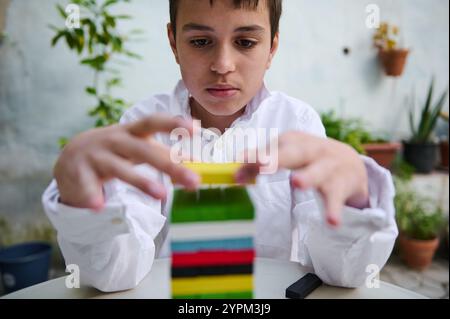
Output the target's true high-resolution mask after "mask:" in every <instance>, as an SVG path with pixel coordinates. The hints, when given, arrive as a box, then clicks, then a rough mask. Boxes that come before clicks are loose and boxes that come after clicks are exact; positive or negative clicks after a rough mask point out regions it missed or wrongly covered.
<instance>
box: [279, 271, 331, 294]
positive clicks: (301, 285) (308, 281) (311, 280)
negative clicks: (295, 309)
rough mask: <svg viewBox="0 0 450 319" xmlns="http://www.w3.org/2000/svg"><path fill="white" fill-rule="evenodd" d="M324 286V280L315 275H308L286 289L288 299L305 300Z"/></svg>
mask: <svg viewBox="0 0 450 319" xmlns="http://www.w3.org/2000/svg"><path fill="white" fill-rule="evenodd" d="M320 285H322V280H320V278H319V277H317V276H316V275H314V274H311V273H309V274H306V275H305V276H303V277H302V278H300V279H299V280H297V281H296V282H295V283H293V284H292V285H290V286H289V287H288V288H287V289H286V298H290V299H304V298H306V297H307V296H308V295H309V294H310V293H311V292H313V291H314V290H315V289H316V288H317V287H319V286H320Z"/></svg>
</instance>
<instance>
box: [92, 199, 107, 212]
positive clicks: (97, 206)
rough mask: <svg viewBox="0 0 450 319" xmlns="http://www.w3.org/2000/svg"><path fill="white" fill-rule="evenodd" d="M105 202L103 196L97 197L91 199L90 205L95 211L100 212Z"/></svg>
mask: <svg viewBox="0 0 450 319" xmlns="http://www.w3.org/2000/svg"><path fill="white" fill-rule="evenodd" d="M104 205H105V203H104V201H103V198H101V197H97V198H94V199H92V200H91V205H90V206H91V207H92V209H93V210H94V211H95V212H96V213H100V212H101V211H102V210H103V207H104Z"/></svg>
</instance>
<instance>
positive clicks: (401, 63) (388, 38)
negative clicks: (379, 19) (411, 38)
mask: <svg viewBox="0 0 450 319" xmlns="http://www.w3.org/2000/svg"><path fill="white" fill-rule="evenodd" d="M398 39H399V28H398V27H397V26H394V25H389V24H388V23H386V22H384V23H381V24H380V27H379V28H378V29H377V31H376V32H375V35H374V37H373V40H374V44H375V47H376V48H378V57H379V59H380V62H381V64H382V65H383V67H384V71H385V73H386V75H388V76H395V77H397V76H400V75H402V74H403V70H404V69H405V65H406V60H407V57H408V54H409V52H410V50H409V49H405V48H398V42H399V41H398Z"/></svg>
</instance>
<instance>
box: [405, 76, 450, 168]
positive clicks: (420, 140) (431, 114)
mask: <svg viewBox="0 0 450 319" xmlns="http://www.w3.org/2000/svg"><path fill="white" fill-rule="evenodd" d="M433 91H434V79H433V80H432V81H431V84H430V87H429V89H428V97H427V100H426V102H425V104H424V106H423V107H422V110H421V115H420V121H419V123H418V124H416V121H415V110H414V109H415V103H414V97H413V98H412V101H411V102H412V107H411V110H410V113H409V123H410V129H411V134H412V135H411V138H410V139H409V140H408V141H404V142H403V156H404V158H405V160H406V161H407V162H408V163H410V164H411V165H413V166H414V168H415V169H416V171H417V172H419V173H430V172H431V171H432V170H433V169H434V168H435V166H436V164H437V161H438V147H439V145H438V143H437V141H436V137H435V134H434V130H435V127H436V123H437V120H438V118H439V116H440V114H441V110H442V107H443V106H444V104H445V101H446V98H447V94H448V89H447V90H446V91H445V92H444V93H442V95H441V96H440V98H439V100H438V101H437V102H436V103H435V104H434V105H432V103H433V102H432V101H433Z"/></svg>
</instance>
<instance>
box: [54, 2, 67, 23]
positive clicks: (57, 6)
mask: <svg viewBox="0 0 450 319" xmlns="http://www.w3.org/2000/svg"><path fill="white" fill-rule="evenodd" d="M56 9H57V10H58V12H59V15H60V16H61V17H63V18H64V20H65V19H67V17H68V15H67V13H66V10H64V8H63V7H62V6H61V5H60V4H57V5H56Z"/></svg>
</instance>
